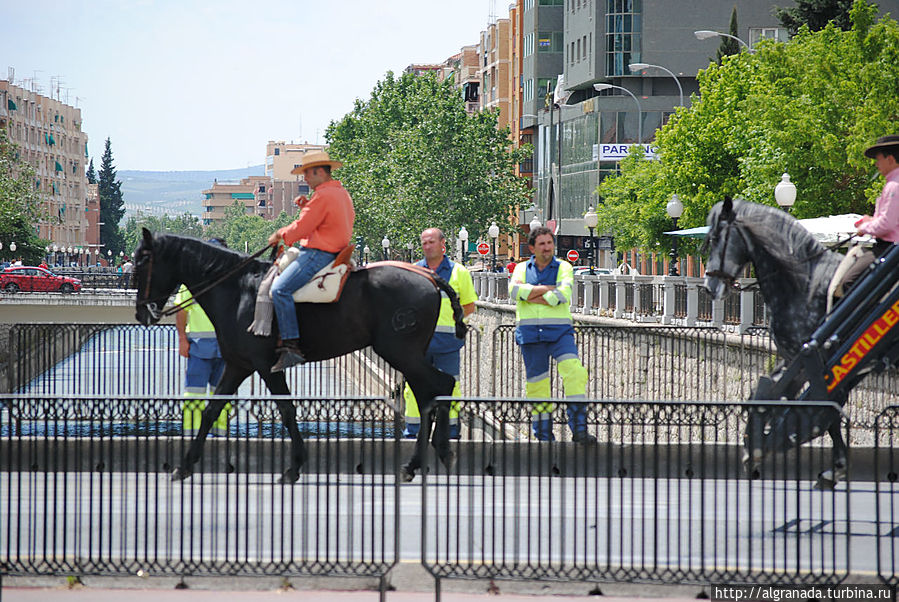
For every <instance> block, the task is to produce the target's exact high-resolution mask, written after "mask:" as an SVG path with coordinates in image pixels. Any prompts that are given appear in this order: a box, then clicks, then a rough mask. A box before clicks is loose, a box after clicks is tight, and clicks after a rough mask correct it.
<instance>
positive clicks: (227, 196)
mask: <svg viewBox="0 0 899 602" xmlns="http://www.w3.org/2000/svg"><path fill="white" fill-rule="evenodd" d="M203 194H204V195H205V196H206V200H205V201H204V207H203V225H204V226H210V225H212V224H215V223H218V222H221V221H223V220H224V219H225V209H227V208H228V207H230V206H232V205H233V204H234V203H236V202H240V203H243V205H244V207H245V210H246V213H247V215H258V216H260V217H264V218H268V219H272V218H273V216H272V215H271V214H272V196H273V193H272V179H271V178H270V177H268V176H250V177H249V178H244V179H242V180H241V181H240V182H239V183H237V184H235V183H219V182H214V183H213V184H212V188H209V189H207V190H204V191H203ZM276 215H277V214H276Z"/></svg>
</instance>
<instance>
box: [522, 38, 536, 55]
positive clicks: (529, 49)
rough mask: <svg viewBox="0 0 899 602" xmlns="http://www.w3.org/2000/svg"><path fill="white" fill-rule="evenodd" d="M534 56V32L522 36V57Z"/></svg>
mask: <svg viewBox="0 0 899 602" xmlns="http://www.w3.org/2000/svg"><path fill="white" fill-rule="evenodd" d="M532 54H534V32H531V33H529V34H527V35H525V36H524V56H531V55H532Z"/></svg>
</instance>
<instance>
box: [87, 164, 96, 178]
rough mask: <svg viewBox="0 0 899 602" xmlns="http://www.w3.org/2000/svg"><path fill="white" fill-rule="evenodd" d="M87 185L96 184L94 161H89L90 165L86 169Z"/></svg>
mask: <svg viewBox="0 0 899 602" xmlns="http://www.w3.org/2000/svg"><path fill="white" fill-rule="evenodd" d="M87 183H88V184H96V183H97V172H95V171H94V160H93V159H91V163H90V165H89V166H88V168H87Z"/></svg>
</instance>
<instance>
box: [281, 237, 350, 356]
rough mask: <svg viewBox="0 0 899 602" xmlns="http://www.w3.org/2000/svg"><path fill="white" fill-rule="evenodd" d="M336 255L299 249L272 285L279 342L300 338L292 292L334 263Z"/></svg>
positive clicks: (315, 250) (303, 248) (316, 250)
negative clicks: (292, 260) (293, 259)
mask: <svg viewBox="0 0 899 602" xmlns="http://www.w3.org/2000/svg"><path fill="white" fill-rule="evenodd" d="M335 257H337V253H328V252H327V251H322V250H320V249H307V248H305V247H300V254H299V256H298V257H297V258H296V261H294V262H293V263H291V264H290V265H289V266H287V269H286V270H284V271H283V272H281V273H280V274H279V275H278V277H277V278H275V282H274V283H273V284H272V305H274V306H275V315H276V316H277V317H278V330H280V331H281V340H286V339H298V338H300V327H299V325H298V324H297V309H296V306H295V305H294V302H293V293H294V291H297V290H299V289H300V288H302V286H303V285H304V284H306V283H308V282H309V281H310V280H312V277H313V276H315V275H316V274H317V273H318V271H319V270H320V269H322V268H323V267H325V266H326V265H328V264H329V263H331V262H332V261H334V258H335Z"/></svg>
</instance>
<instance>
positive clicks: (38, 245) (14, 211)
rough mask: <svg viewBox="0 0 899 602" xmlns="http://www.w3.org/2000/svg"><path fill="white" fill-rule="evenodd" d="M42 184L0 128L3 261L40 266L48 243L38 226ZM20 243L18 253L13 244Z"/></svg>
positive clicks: (0, 227) (0, 251) (0, 233)
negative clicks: (40, 187)
mask: <svg viewBox="0 0 899 602" xmlns="http://www.w3.org/2000/svg"><path fill="white" fill-rule="evenodd" d="M38 182H39V181H38V180H37V177H36V175H35V171H34V168H33V167H32V166H31V165H30V164H29V163H28V162H26V161H25V160H23V159H22V158H21V155H20V153H19V147H18V145H17V144H15V143H14V142H12V141H11V140H10V139H9V138H8V137H7V135H6V130H5V129H4V128H0V242H2V243H3V248H2V249H0V260H10V259H17V258H19V257H21V258H22V260H23V261H25V262H26V263H32V264H34V263H37V262H38V261H40V259H41V257H43V255H44V247H45V246H46V245H47V241H46V240H42V239H40V238H38V236H37V234H36V232H35V224H36V223H37V222H38V221H39V220H40V218H41V202H40V194H39V192H38V186H39V184H38ZM12 242H15V243H16V250H15V251H12V250H11V249H10V243H12Z"/></svg>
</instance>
